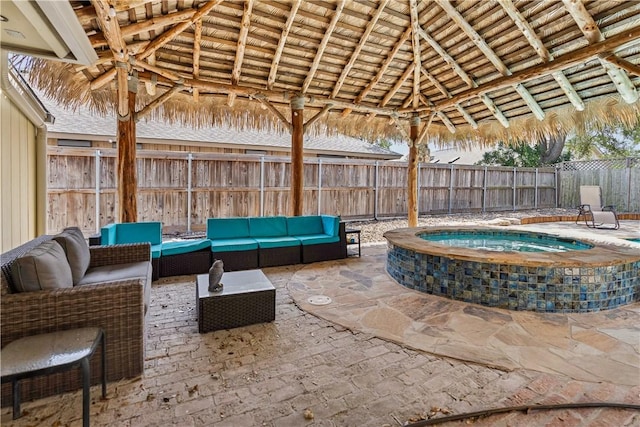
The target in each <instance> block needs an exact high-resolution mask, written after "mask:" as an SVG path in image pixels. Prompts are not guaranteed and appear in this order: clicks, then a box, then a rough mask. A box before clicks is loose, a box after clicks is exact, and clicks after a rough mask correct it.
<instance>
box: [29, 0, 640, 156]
mask: <svg viewBox="0 0 640 427" xmlns="http://www.w3.org/2000/svg"><path fill="white" fill-rule="evenodd" d="M71 4H72V6H73V7H74V9H75V10H76V14H77V16H78V18H79V20H80V22H81V24H82V26H83V28H84V29H85V31H86V33H87V34H88V36H89V38H90V40H91V43H92V45H93V47H94V48H95V49H96V52H97V53H98V56H99V60H98V62H97V63H95V64H93V65H91V66H88V67H85V66H78V65H77V64H62V63H53V62H46V61H44V60H43V61H40V62H39V63H38V65H37V67H36V69H35V71H34V73H33V77H34V82H35V83H36V85H38V86H39V87H40V88H41V89H44V90H45V91H46V92H48V94H49V95H52V96H54V97H55V98H57V99H58V100H60V101H62V102H63V103H65V104H67V105H71V106H73V105H79V104H83V103H89V104H90V106H91V107H92V108H93V109H95V110H97V111H101V112H104V113H107V112H109V113H110V114H113V112H115V106H116V104H117V94H116V88H117V78H116V75H117V74H118V72H117V67H124V68H126V70H127V72H128V73H129V75H132V76H133V77H134V80H135V77H136V75H137V78H138V79H139V82H140V84H139V85H138V96H137V103H138V105H137V110H143V109H144V108H145V106H146V105H148V104H149V103H151V102H152V100H154V99H157V98H158V97H160V96H161V95H162V94H163V93H168V94H171V97H170V98H169V95H167V96H165V97H164V98H162V101H164V100H165V99H168V100H167V101H166V102H164V103H163V104H161V106H159V107H158V108H155V109H154V110H153V111H152V112H151V113H150V114H152V115H155V116H157V117H160V118H163V119H165V120H170V121H181V122H183V123H188V124H193V125H203V124H232V125H235V126H238V127H240V128H242V127H257V128H262V129H269V128H274V129H279V130H282V129H285V128H286V127H287V126H288V125H287V124H285V123H284V120H283V119H285V120H286V118H288V117H289V118H290V113H289V104H290V101H291V98H292V97H293V96H295V95H300V94H302V95H304V97H305V100H306V102H305V120H309V119H310V118H312V117H314V116H316V115H317V114H319V113H322V114H319V115H318V116H317V118H318V120H316V121H314V122H313V126H311V128H310V129H311V131H315V132H324V131H329V132H333V131H337V132H342V133H346V134H348V135H358V136H368V137H370V138H376V137H398V136H402V135H404V136H405V138H406V133H407V130H406V129H408V126H409V120H410V119H411V117H412V116H415V115H418V116H419V117H420V118H421V123H422V125H421V126H422V127H423V129H424V126H425V125H426V124H428V125H429V127H428V130H427V131H425V133H427V132H428V135H429V138H430V139H431V140H433V139H437V140H438V139H439V140H441V141H444V140H453V139H455V140H458V141H460V143H461V144H464V143H468V142H470V141H480V142H481V143H482V142H492V141H496V140H509V139H513V138H525V139H533V138H537V137H539V136H541V135H549V134H555V133H557V132H559V131H560V132H562V131H569V130H575V129H577V130H580V129H581V128H583V127H584V126H585V124H590V125H591V124H594V123H596V124H597V123H612V122H623V123H625V124H631V123H634V122H635V121H637V120H638V114H639V111H640V103H639V102H638V91H637V89H636V88H637V87H638V86H640V77H639V76H640V66H639V65H638V64H639V63H640V2H637V1H617V0H615V1H613V0H592V1H591V0H585V1H584V2H582V1H580V0H563V1H560V0H558V1H555V0H526V1H511V0H497V1H482V0H467V1H447V0H429V1H419V0H380V1H377V0H375V1H373V0H331V1H324V0H305V1H301V0H293V1H279V0H271V1H262V0H254V1H252V0H245V1H222V0H215V1H200V0H177V1H176V0H162V1H157V0H156V1H149V0H146V1H145V0H134V1H120V0H94V1H92V2H91V3H89V2H86V1H82V2H80V1H71ZM111 8H112V9H111ZM113 15H115V16H113ZM117 61H118V62H119V63H120V64H119V65H118V64H117ZM172 88H174V89H173V90H171V89H172ZM158 104H159V103H158ZM144 112H145V113H146V112H147V111H146V110H144ZM280 116H282V117H280Z"/></svg>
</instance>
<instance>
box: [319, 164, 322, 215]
mask: <svg viewBox="0 0 640 427" xmlns="http://www.w3.org/2000/svg"><path fill="white" fill-rule="evenodd" d="M320 206H322V159H318V215H320V212H321V209H320Z"/></svg>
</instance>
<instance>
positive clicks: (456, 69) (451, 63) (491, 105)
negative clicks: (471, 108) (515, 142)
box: [418, 27, 509, 128]
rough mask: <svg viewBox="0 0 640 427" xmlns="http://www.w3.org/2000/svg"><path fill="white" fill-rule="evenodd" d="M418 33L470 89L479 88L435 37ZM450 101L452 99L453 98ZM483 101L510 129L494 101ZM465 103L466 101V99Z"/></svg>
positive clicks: (486, 98) (486, 99)
mask: <svg viewBox="0 0 640 427" xmlns="http://www.w3.org/2000/svg"><path fill="white" fill-rule="evenodd" d="M418 33H419V34H420V36H421V37H422V38H423V39H425V40H426V41H427V43H429V44H430V45H431V47H432V48H433V50H435V51H436V52H437V53H438V54H439V55H440V57H442V59H443V60H444V61H445V62H446V63H447V64H448V65H449V66H450V67H451V68H452V69H453V71H454V72H455V73H456V74H457V75H458V76H459V77H460V78H461V79H462V80H463V81H464V82H465V83H466V84H467V85H468V86H469V87H470V88H476V87H478V85H477V84H476V82H475V81H474V80H473V79H472V78H471V77H470V76H469V74H467V73H466V71H464V70H463V69H462V67H460V65H458V63H457V62H456V61H455V59H453V57H451V55H449V54H448V53H447V51H445V50H444V49H443V48H442V46H440V44H439V43H438V42H437V41H436V40H435V39H434V38H433V37H431V36H430V35H429V34H428V33H427V32H426V31H425V30H424V29H423V28H422V27H420V28H418ZM449 99H451V97H450V98H449ZM481 99H482V102H483V103H484V104H485V105H486V106H487V108H488V109H489V111H490V112H491V114H493V115H494V117H495V118H496V120H498V121H499V122H500V123H501V124H502V126H504V127H505V128H508V127H509V121H508V120H507V118H506V117H505V116H504V114H502V112H501V111H500V109H499V108H498V107H497V106H496V105H495V104H494V103H493V101H492V100H491V99H490V98H489V97H488V96H484V97H482V98H481ZM465 101H466V99H465ZM456 104H458V103H457V102H456V103H453V104H452V105H456ZM450 106H451V105H448V107H450Z"/></svg>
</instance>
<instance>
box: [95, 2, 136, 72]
mask: <svg viewBox="0 0 640 427" xmlns="http://www.w3.org/2000/svg"><path fill="white" fill-rule="evenodd" d="M92 3H93V6H94V7H95V10H96V19H97V21H98V25H99V26H100V28H102V34H103V35H104V38H105V40H106V42H107V45H108V46H109V49H111V52H112V53H113V57H114V58H115V60H116V61H122V62H126V61H128V60H129V52H128V50H127V44H126V43H125V41H124V38H123V37H122V33H121V32H120V25H119V24H118V19H117V17H111V16H110V15H109V8H110V5H109V3H108V2H107V0H93V2H92Z"/></svg>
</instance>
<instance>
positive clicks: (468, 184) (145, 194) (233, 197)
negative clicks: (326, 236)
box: [47, 147, 557, 233]
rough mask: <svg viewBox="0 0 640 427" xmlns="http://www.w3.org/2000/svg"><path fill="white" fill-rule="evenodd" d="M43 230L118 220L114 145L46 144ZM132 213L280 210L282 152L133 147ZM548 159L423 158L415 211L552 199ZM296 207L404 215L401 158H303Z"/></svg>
mask: <svg viewBox="0 0 640 427" xmlns="http://www.w3.org/2000/svg"><path fill="white" fill-rule="evenodd" d="M48 167H49V171H48V173H49V174H48V179H49V185H48V203H49V206H48V209H49V215H48V217H49V222H48V224H47V229H48V232H51V233H53V232H57V231H59V230H61V229H63V228H64V227H67V226H72V225H77V226H79V227H80V228H81V229H82V230H83V231H84V232H85V233H93V232H95V231H97V230H98V229H99V228H100V227H101V226H103V225H105V224H108V223H110V222H114V221H115V219H116V212H117V211H116V208H117V194H116V151H115V150H114V149H101V150H95V149H81V148H66V147H50V148H49V155H48ZM137 168H138V221H161V222H162V223H163V227H164V229H165V230H167V231H199V230H204V229H205V227H206V221H207V218H210V217H229V216H269V215H287V214H289V210H290V209H289V207H290V177H291V162H290V159H289V158H282V157H270V156H269V157H268V156H257V155H228V154H210V153H181V152H170V153H162V152H156V151H143V150H141V151H139V152H138V153H137ZM556 177H557V175H556V171H555V169H554V168H540V169H534V168H518V169H515V168H504V167H484V166H462V165H453V164H451V165H449V164H446V165H440V164H421V165H420V166H419V170H418V183H419V184H418V207H419V212H420V214H436V213H458V212H489V211H507V210H512V211H513V210H520V209H534V208H548V207H555V206H556V197H557V195H556ZM304 214H305V215H311V214H331V215H339V216H341V217H342V219H372V218H376V219H377V218H388V217H406V216H407V164H406V163H405V162H397V161H372V160H353V159H348V160H346V159H326V158H307V159H305V160H304Z"/></svg>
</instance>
